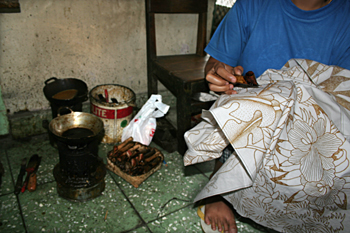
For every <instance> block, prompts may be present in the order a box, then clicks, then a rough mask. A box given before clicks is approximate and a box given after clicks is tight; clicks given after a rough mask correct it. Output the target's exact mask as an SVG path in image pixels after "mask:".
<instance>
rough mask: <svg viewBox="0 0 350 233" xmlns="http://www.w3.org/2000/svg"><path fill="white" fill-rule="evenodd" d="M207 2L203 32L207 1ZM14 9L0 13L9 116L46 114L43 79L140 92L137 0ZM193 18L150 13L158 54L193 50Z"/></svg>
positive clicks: (58, 0) (34, 3) (43, 0)
mask: <svg viewBox="0 0 350 233" xmlns="http://www.w3.org/2000/svg"><path fill="white" fill-rule="evenodd" d="M209 2H210V4H209V6H210V7H209V11H208V30H210V23H211V18H212V10H213V4H214V0H210V1H209ZM20 5H21V13H11V14H0V42H1V50H0V86H1V92H2V98H3V101H4V104H5V106H6V109H7V111H8V113H9V114H13V113H15V112H19V111H26V110H29V111H34V110H41V109H47V108H49V102H48V101H47V100H46V99H45V97H44V94H43V91H42V90H43V87H44V81H45V80H47V79H48V78H50V77H57V78H69V77H71V78H78V79H81V80H83V81H85V82H86V84H87V85H88V87H89V90H91V89H92V88H93V87H95V86H96V85H99V84H105V83H116V84H122V85H125V86H128V87H130V88H131V89H133V90H134V92H135V93H136V94H137V93H144V92H146V91H147V78H146V32H145V6H144V0H73V1H72V0H20ZM196 20H197V18H196V17H193V16H190V15H181V16H174V15H172V16H164V15H158V16H157V17H156V23H157V25H158V26H160V29H159V30H158V31H157V34H158V35H160V36H161V39H160V40H159V47H158V51H159V54H171V53H175V52H181V53H188V52H193V51H194V45H193V42H194V40H195V36H196V28H195V27H194V23H195V22H196ZM173 26H174V27H175V29H174V28H173ZM208 35H209V32H208ZM175 36H177V37H176V38H175ZM188 38H189V39H191V41H190V42H186V40H187V39H188Z"/></svg>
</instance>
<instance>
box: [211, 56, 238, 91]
mask: <svg viewBox="0 0 350 233" xmlns="http://www.w3.org/2000/svg"><path fill="white" fill-rule="evenodd" d="M205 74H206V75H205V79H206V80H207V81H208V83H209V89H210V90H211V91H214V92H220V93H225V94H236V93H237V92H236V91H234V90H232V89H233V83H235V82H236V77H235V76H234V74H235V75H242V74H243V67H242V66H236V67H232V66H229V65H226V64H225V63H223V62H220V61H218V60H216V59H215V58H213V57H210V58H209V60H208V62H207V64H206V66H205Z"/></svg>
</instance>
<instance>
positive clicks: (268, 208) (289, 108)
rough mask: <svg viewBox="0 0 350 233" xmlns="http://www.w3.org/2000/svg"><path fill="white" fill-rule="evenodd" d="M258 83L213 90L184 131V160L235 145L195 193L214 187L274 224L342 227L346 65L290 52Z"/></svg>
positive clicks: (248, 213) (349, 148)
mask: <svg viewBox="0 0 350 233" xmlns="http://www.w3.org/2000/svg"><path fill="white" fill-rule="evenodd" d="M258 83H259V87H258V88H248V89H237V91H238V94H237V95H221V96H220V97H219V98H218V100H217V101H216V102H215V103H214V105H213V106H212V107H211V109H210V110H209V111H204V112H203V113H202V118H203V121H202V122H201V123H199V124H198V125H197V126H195V127H194V128H192V129H191V130H189V131H188V132H186V134H185V139H186V142H187V145H188V148H189V149H188V151H187V152H186V154H185V156H184V164H185V165H186V166H187V165H191V164H195V163H200V162H205V161H209V160H213V159H216V158H218V157H220V156H221V153H222V151H223V149H224V148H225V147H226V146H228V145H229V144H231V145H232V147H233V148H234V150H235V152H234V153H233V154H232V155H231V156H230V157H229V159H228V160H227V161H226V162H225V163H224V165H223V166H222V167H221V168H220V170H219V171H218V172H217V173H216V174H215V175H214V176H213V177H212V178H211V180H210V181H209V183H208V184H207V185H206V186H205V187H204V189H203V190H202V191H201V192H200V193H199V194H198V195H197V197H196V198H195V201H199V200H201V199H204V198H206V197H210V196H213V195H222V196H223V197H224V198H225V199H226V200H227V201H229V202H230V203H231V204H232V205H233V207H234V208H235V209H236V211H237V212H238V213H239V214H240V215H242V216H244V217H248V218H251V219H252V220H254V221H255V222H257V223H259V224H261V225H264V226H266V227H269V228H272V229H274V230H277V231H281V232H337V231H342V230H348V229H350V212H349V211H348V209H349V207H350V206H349V204H348V203H347V199H348V198H350V168H349V156H350V143H349V141H350V71H349V70H346V69H342V68H340V67H335V66H327V65H324V64H321V63H318V62H315V61H310V60H305V59H292V60H290V61H289V62H288V63H286V64H285V66H284V67H283V68H282V69H281V70H267V71H266V72H264V73H263V74H262V75H261V76H260V77H259V78H258Z"/></svg>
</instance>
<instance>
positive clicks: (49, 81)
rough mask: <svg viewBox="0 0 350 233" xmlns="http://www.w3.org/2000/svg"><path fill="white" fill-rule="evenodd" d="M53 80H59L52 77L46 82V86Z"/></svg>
mask: <svg viewBox="0 0 350 233" xmlns="http://www.w3.org/2000/svg"><path fill="white" fill-rule="evenodd" d="M51 80H55V81H56V80H57V78H56V77H51V78H49V79H48V80H46V81H45V82H44V83H45V85H47V84H48V83H49V82H50V81H51Z"/></svg>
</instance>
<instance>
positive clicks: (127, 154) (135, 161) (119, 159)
mask: <svg viewBox="0 0 350 233" xmlns="http://www.w3.org/2000/svg"><path fill="white" fill-rule="evenodd" d="M163 160H164V156H163V154H162V153H161V152H160V151H159V150H157V149H156V148H152V147H149V146H145V145H142V144H141V143H138V142H134V141H133V138H132V137H130V138H128V139H127V140H125V141H124V142H122V143H121V144H119V145H115V146H114V147H113V150H111V151H110V152H108V154H107V168H108V169H109V170H111V171H112V172H114V173H115V174H117V175H118V176H120V177H122V178H123V179H124V180H126V181H127V182H129V183H130V184H131V185H133V186H134V187H135V188H138V187H139V185H140V184H141V183H142V182H143V181H145V180H146V179H147V178H148V177H149V176H150V175H152V174H153V173H154V172H156V171H157V170H159V169H160V167H161V165H162V163H163Z"/></svg>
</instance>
